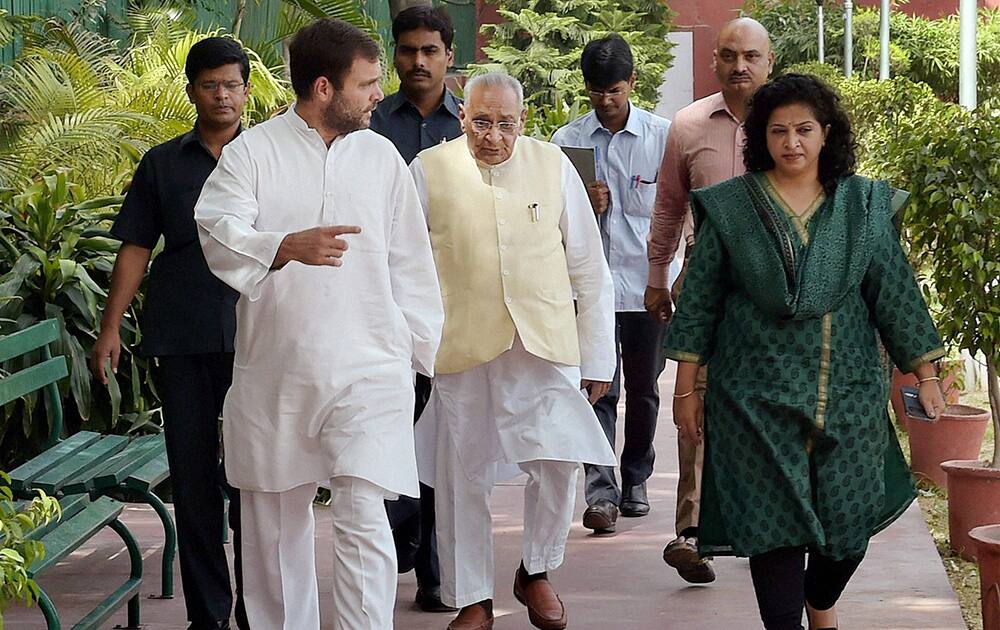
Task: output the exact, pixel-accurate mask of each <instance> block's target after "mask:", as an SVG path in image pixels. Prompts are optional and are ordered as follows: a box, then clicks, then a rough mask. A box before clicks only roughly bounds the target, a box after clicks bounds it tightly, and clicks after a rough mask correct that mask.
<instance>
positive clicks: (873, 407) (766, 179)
mask: <svg viewBox="0 0 1000 630" xmlns="http://www.w3.org/2000/svg"><path fill="white" fill-rule="evenodd" d="M745 130H746V135H747V145H746V148H745V151H744V160H745V162H746V165H747V171H748V173H747V175H744V176H742V177H738V178H734V179H731V180H728V181H726V182H723V183H721V184H718V185H715V186H711V187H708V188H703V189H701V190H697V191H695V192H694V193H692V195H691V200H692V208H693V211H694V214H695V221H696V224H697V226H698V232H697V244H696V246H695V248H694V251H693V253H692V256H691V259H690V261H689V264H688V271H687V277H686V278H685V281H684V287H683V291H682V292H681V298H680V302H679V304H678V308H677V312H676V314H675V315H674V318H673V320H672V321H671V323H670V326H669V329H668V332H667V336H666V338H665V340H664V346H665V349H666V354H667V356H668V357H670V358H672V359H674V360H676V361H678V362H679V365H678V375H677V385H676V390H675V393H674V420H675V422H676V423H677V425H678V430H679V431H680V433H681V436H682V438H684V439H690V440H694V441H695V442H698V441H700V440H701V439H702V418H704V419H705V424H704V428H705V430H704V438H705V441H706V450H705V469H704V478H703V489H702V518H701V528H700V537H699V551H700V552H701V553H702V554H703V555H719V554H726V553H729V554H735V555H739V556H749V557H750V567H751V575H752V577H753V582H754V589H755V591H756V593H757V600H758V604H759V606H760V613H761V618H762V619H763V621H764V625H765V627H766V628H768V629H769V630H771V629H777V630H786V629H799V628H801V618H802V608H803V605H804V604H805V605H806V607H807V611H808V613H809V619H810V627H812V628H817V629H818V628H833V627H835V626H836V613H835V610H834V604H835V603H836V601H837V599H838V598H839V596H840V594H841V593H842V591H843V589H844V587H845V586H846V584H847V581H848V580H849V579H850V577H851V575H852V574H853V572H854V570H855V569H856V568H857V566H858V564H859V563H860V561H861V558H862V557H863V556H864V553H865V550H866V548H867V545H868V540H869V538H870V537H871V536H872V535H873V534H874V533H876V532H877V531H879V530H880V529H882V528H883V527H885V526H886V525H888V524H889V523H890V522H892V521H893V520H894V519H895V518H896V517H898V516H899V515H900V514H901V513H902V511H903V510H904V509H905V508H906V507H907V506H908V505H909V503H910V502H911V501H912V500H913V497H914V488H913V484H912V481H911V479H910V475H909V471H908V469H907V467H906V463H905V461H904V460H903V457H902V453H901V452H900V449H899V444H898V443H897V441H896V438H895V434H894V432H893V431H892V428H891V425H890V422H889V418H888V415H887V413H886V401H887V397H888V388H887V384H886V381H885V377H884V370H883V369H882V365H881V358H880V351H879V340H880V339H881V341H882V344H883V345H884V346H885V349H886V350H887V351H888V354H889V356H890V358H891V359H892V360H893V362H895V363H896V365H898V366H899V367H900V369H902V370H903V371H906V372H910V371H914V372H915V373H916V374H917V376H918V379H919V380H920V381H921V385H920V399H921V402H922V403H923V404H924V407H925V409H926V410H927V412H928V415H930V416H932V417H934V416H936V415H937V413H939V412H940V411H941V410H942V409H943V408H944V400H943V398H942V396H941V391H940V388H939V387H938V382H937V377H936V375H935V368H934V366H933V364H932V363H930V362H931V361H932V360H934V359H936V358H940V357H941V356H942V355H943V354H944V351H943V349H942V347H941V341H940V339H939V337H938V334H937V332H936V331H935V329H934V325H933V323H932V321H931V319H930V317H929V315H928V313H927V306H926V304H925V303H924V301H923V298H922V297H921V294H920V291H919V289H918V287H917V285H916V282H915V280H914V278H913V272H912V271H911V269H910V267H909V264H908V263H907V260H906V257H905V255H904V253H903V251H902V248H901V247H900V244H899V235H898V233H897V231H896V228H895V227H894V223H893V215H894V211H893V204H892V202H891V197H892V194H891V192H892V191H891V189H890V188H889V186H888V185H887V184H886V183H885V182H880V181H872V180H869V179H866V178H863V177H860V176H857V175H853V174H852V171H853V166H854V152H853V151H854V149H853V138H852V135H851V130H850V123H849V121H848V119H847V117H846V115H845V114H844V113H843V111H842V110H841V109H840V106H839V102H838V98H837V96H836V95H835V94H834V93H833V92H832V91H831V90H830V89H829V88H828V87H826V86H825V85H824V84H822V83H821V82H820V81H819V80H817V79H815V78H813V77H808V76H803V75H784V76H782V77H779V78H777V79H774V80H773V81H771V82H770V83H768V84H766V85H764V86H763V87H761V88H760V89H759V90H758V92H757V93H756V94H755V96H754V97H753V99H752V101H751V105H750V110H749V113H748V116H747V120H746V123H745ZM703 364H707V365H708V385H707V389H706V391H705V394H704V402H703V401H702V398H701V396H700V395H699V394H698V393H696V392H695V378H696V375H697V371H698V366H699V365H703ZM807 553H808V555H809V566H808V568H806V567H805V557H806V554H807Z"/></svg>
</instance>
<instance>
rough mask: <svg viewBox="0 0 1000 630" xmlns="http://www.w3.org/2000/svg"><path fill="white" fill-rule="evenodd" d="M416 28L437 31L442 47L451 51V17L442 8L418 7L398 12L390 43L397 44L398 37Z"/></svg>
mask: <svg viewBox="0 0 1000 630" xmlns="http://www.w3.org/2000/svg"><path fill="white" fill-rule="evenodd" d="M418 28H425V29H427V30H428V31H437V32H438V33H440V34H441V41H442V42H444V47H445V48H447V49H448V50H451V44H452V42H453V41H455V27H454V26H452V24H451V16H449V15H448V12H447V11H445V10H444V9H443V8H442V7H428V6H424V5H420V6H416V7H410V8H409V9H405V10H403V11H400V12H399V15H397V16H396V19H395V20H393V21H392V41H394V42H398V41H399V36H400V35H402V34H403V33H408V32H410V31H415V30H417V29H418Z"/></svg>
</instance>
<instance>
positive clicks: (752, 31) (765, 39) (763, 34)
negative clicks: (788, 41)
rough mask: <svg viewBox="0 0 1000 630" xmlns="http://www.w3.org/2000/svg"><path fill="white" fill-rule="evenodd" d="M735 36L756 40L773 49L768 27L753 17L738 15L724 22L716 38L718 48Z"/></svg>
mask: <svg viewBox="0 0 1000 630" xmlns="http://www.w3.org/2000/svg"><path fill="white" fill-rule="evenodd" d="M734 36H735V37H737V38H739V39H741V40H755V41H756V42H757V43H758V44H760V45H763V46H766V47H767V50H768V51H770V50H771V35H770V34H769V33H768V32H767V28H766V27H765V26H764V25H763V24H761V23H760V22H758V21H757V20H755V19H753V18H752V17H738V18H736V19H733V20H729V21H728V22H726V23H725V24H723V25H722V30H720V31H719V37H718V38H717V39H716V40H715V46H716V48H718V47H719V45H720V44H721V43H722V42H723V41H729V40H730V39H731V38H732V37H734Z"/></svg>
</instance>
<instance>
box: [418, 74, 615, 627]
mask: <svg viewBox="0 0 1000 630" xmlns="http://www.w3.org/2000/svg"><path fill="white" fill-rule="evenodd" d="M465 94H466V97H467V100H466V102H465V104H464V105H463V106H462V108H461V110H460V112H461V113H460V118H461V121H462V126H463V128H464V130H465V136H464V137H461V138H458V139H456V140H452V141H451V142H447V143H445V144H442V145H438V146H436V147H434V148H431V149H427V150H425V151H423V152H421V153H420V154H419V155H418V156H417V158H416V159H415V160H414V161H413V163H412V164H411V165H410V170H411V171H412V172H413V177H414V180H415V181H416V184H417V191H418V195H419V197H420V201H421V203H422V204H423V207H424V213H425V214H426V217H427V224H428V227H429V230H430V236H431V246H432V248H433V250H434V257H435V262H436V264H437V272H438V280H439V282H440V285H441V295H442V297H443V300H444V306H445V322H444V332H443V335H442V341H441V347H440V350H439V352H438V354H437V358H436V360H435V368H434V369H435V382H434V389H433V390H432V393H431V399H430V402H429V403H428V405H427V408H426V409H425V410H424V413H423V415H422V416H421V418H420V420H419V421H418V422H417V434H418V444H420V445H424V444H428V445H432V446H433V447H436V448H431V449H427V450H424V449H420V451H419V452H418V466H419V469H420V476H421V480H422V481H424V482H425V483H430V484H433V485H434V486H435V498H436V501H435V504H436V505H435V507H436V511H437V531H438V554H439V557H440V559H441V596H442V600H443V601H444V603H446V604H448V605H451V606H456V607H460V608H461V610H460V611H459V614H458V616H457V617H456V618H455V619H454V620H453V621H452V622H451V624H450V625H449V626H448V628H449V629H450V630H487V629H489V628H492V627H493V590H494V588H493V587H494V566H493V535H492V528H491V526H490V523H491V516H490V507H489V496H490V493H491V491H492V488H493V484H494V482H495V481H496V480H497V479H498V478H501V477H502V476H503V473H504V472H505V471H506V470H508V469H511V468H513V466H512V465H514V464H516V465H517V467H519V468H520V470H522V471H524V472H526V473H527V474H528V481H527V485H526V487H525V490H524V497H525V501H524V534H523V540H524V544H523V551H522V556H521V557H522V559H521V564H520V566H519V567H518V569H517V572H516V574H515V578H514V594H515V596H516V597H517V599H518V600H519V601H520V602H521V603H523V604H524V605H525V606H527V609H528V619H529V621H530V622H531V623H532V624H533V625H534V626H535V627H537V628H546V629H553V628H565V627H566V623H567V618H566V611H565V608H564V607H563V604H562V602H561V601H560V599H559V597H558V596H557V595H556V593H555V591H554V590H553V588H552V585H551V584H550V583H549V580H548V574H547V572H548V571H550V570H552V569H555V568H556V567H558V566H560V565H561V564H562V561H563V552H564V549H565V545H566V537H567V535H568V534H569V528H570V523H571V521H572V519H573V504H574V497H575V494H576V479H577V471H578V469H579V462H581V461H588V462H595V463H598V464H604V465H613V464H614V453H613V452H612V451H611V447H610V445H609V444H608V440H607V438H605V437H604V432H603V431H602V430H601V426H600V424H599V423H598V421H597V417H596V416H595V415H594V410H593V408H592V407H591V405H592V404H593V403H594V402H596V401H597V400H598V399H599V398H600V397H601V396H603V395H604V394H605V393H606V392H607V389H608V385H609V382H610V381H611V377H612V376H613V374H614V370H615V367H614V366H615V354H614V330H613V319H612V317H613V313H614V305H613V300H614V289H613V288H612V285H611V276H610V273H609V271H608V267H607V263H606V262H605V259H604V255H603V253H602V251H601V238H600V233H599V232H598V229H597V225H596V223H595V222H594V219H593V211H592V210H591V208H590V201H589V199H588V198H587V191H586V189H585V188H584V185H583V182H582V181H581V180H580V177H579V175H577V172H576V169H575V168H574V167H573V165H572V163H571V162H570V161H569V159H568V158H566V157H565V156H564V155H563V153H562V151H560V150H559V148H558V147H556V146H555V145H552V144H549V143H547V142H540V141H538V140H534V139H532V138H525V137H521V136H520V134H521V131H522V129H523V126H524V118H525V108H524V102H523V101H524V97H523V90H522V87H521V84H520V83H518V82H517V80H516V79H514V78H512V77H510V76H507V75H504V74H499V73H488V74H484V75H480V76H476V77H473V78H472V79H471V80H470V81H469V82H468V83H467V84H466V87H465ZM574 297H575V298H576V304H577V307H578V311H575V310H574V302H573V299H574ZM588 397H589V401H588ZM435 450H436V453H431V452H430V451H435ZM432 454H434V455H436V459H435V457H432V456H430V455H432ZM504 464H507V465H506V466H504Z"/></svg>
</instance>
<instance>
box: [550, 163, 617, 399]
mask: <svg viewBox="0 0 1000 630" xmlns="http://www.w3.org/2000/svg"><path fill="white" fill-rule="evenodd" d="M562 188H563V203H564V205H563V211H562V215H561V216H560V217H559V229H561V230H562V234H563V245H564V246H565V248H566V266H567V268H568V271H569V280H570V284H571V285H572V287H573V294H574V295H575V296H576V301H577V315H576V328H577V334H578V336H579V340H580V375H581V376H582V377H583V378H585V379H589V380H593V381H610V380H611V379H612V378H613V377H614V375H615V364H616V356H615V328H614V327H615V289H614V285H613V284H612V282H611V271H610V270H609V269H608V263H607V261H606V260H605V259H604V246H603V245H602V244H601V233H600V231H599V230H598V228H597V221H595V220H594V211H593V210H592V209H591V205H590V198H589V197H588V196H587V189H586V188H585V187H584V185H583V181H582V180H581V179H580V176H579V175H578V174H577V172H576V169H575V168H574V167H573V163H572V162H570V161H569V158H567V157H566V156H565V155H563V156H562Z"/></svg>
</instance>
